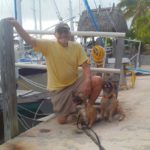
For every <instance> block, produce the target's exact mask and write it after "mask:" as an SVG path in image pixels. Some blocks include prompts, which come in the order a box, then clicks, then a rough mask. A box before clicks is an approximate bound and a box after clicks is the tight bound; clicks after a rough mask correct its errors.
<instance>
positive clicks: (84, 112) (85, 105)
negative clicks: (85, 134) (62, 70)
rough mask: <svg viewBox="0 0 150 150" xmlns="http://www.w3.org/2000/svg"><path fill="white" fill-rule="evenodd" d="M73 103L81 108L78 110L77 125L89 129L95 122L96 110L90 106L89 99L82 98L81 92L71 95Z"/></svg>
mask: <svg viewBox="0 0 150 150" xmlns="http://www.w3.org/2000/svg"><path fill="white" fill-rule="evenodd" d="M73 101H74V103H75V104H77V105H78V106H79V105H80V106H81V107H80V108H78V118H79V120H78V121H79V123H80V124H82V125H85V126H87V127H88V128H91V127H92V125H93V124H94V122H95V121H96V120H97V116H98V111H97V109H96V108H95V107H94V106H93V105H92V104H90V102H89V99H88V98H87V97H86V96H84V94H83V93H82V92H76V93H73ZM78 106H77V107H78Z"/></svg>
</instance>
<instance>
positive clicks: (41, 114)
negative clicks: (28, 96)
mask: <svg viewBox="0 0 150 150" xmlns="http://www.w3.org/2000/svg"><path fill="white" fill-rule="evenodd" d="M17 107H20V108H21V109H23V110H26V111H27V112H29V113H31V114H34V115H35V112H33V111H31V110H29V109H27V108H25V107H23V106H21V105H18V106H17ZM37 115H38V116H48V115H49V114H44V113H43V114H39V113H37Z"/></svg>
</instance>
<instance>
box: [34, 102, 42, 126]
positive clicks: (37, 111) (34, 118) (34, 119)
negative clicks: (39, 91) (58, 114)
mask: <svg viewBox="0 0 150 150" xmlns="http://www.w3.org/2000/svg"><path fill="white" fill-rule="evenodd" d="M43 103H44V100H43V101H42V102H41V103H40V105H39V107H38V108H37V110H36V112H35V115H34V118H33V120H35V119H36V116H37V113H38V111H39V110H40V108H41V106H42V105H43ZM33 125H34V124H32V126H33Z"/></svg>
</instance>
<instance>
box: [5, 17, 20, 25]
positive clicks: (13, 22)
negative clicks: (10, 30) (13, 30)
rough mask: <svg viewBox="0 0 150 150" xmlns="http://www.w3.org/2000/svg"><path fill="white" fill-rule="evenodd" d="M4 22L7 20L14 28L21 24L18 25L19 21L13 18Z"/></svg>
mask: <svg viewBox="0 0 150 150" xmlns="http://www.w3.org/2000/svg"><path fill="white" fill-rule="evenodd" d="M3 20H6V21H8V22H9V23H10V24H11V25H12V26H14V27H15V26H16V25H17V24H19V23H18V21H17V20H16V19H15V18H12V17H9V18H5V19H3Z"/></svg>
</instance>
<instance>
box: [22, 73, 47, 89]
mask: <svg viewBox="0 0 150 150" xmlns="http://www.w3.org/2000/svg"><path fill="white" fill-rule="evenodd" d="M19 76H20V78H21V79H23V80H24V81H26V82H27V83H29V84H30V85H33V86H35V87H38V88H40V89H42V90H46V86H44V85H42V84H40V83H37V82H34V81H32V80H30V79H28V78H26V77H23V76H21V75H19Z"/></svg>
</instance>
